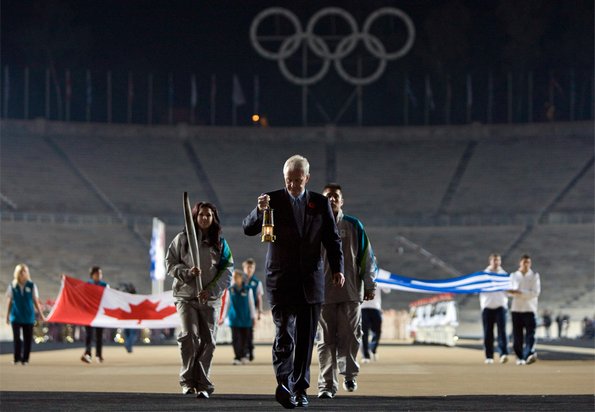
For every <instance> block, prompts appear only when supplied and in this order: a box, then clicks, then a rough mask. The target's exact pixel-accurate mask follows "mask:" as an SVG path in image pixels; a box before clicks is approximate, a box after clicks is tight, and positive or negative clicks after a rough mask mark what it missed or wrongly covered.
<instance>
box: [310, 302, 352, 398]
mask: <svg viewBox="0 0 595 412" xmlns="http://www.w3.org/2000/svg"><path fill="white" fill-rule="evenodd" d="M361 319H362V312H361V308H360V303H359V302H341V303H329V304H324V305H322V311H321V313H320V321H319V325H320V340H319V341H318V361H319V363H320V375H319V377H318V389H319V391H321V390H327V391H330V392H332V393H333V394H334V393H336V392H337V390H338V387H339V382H338V378H337V369H338V371H339V374H341V375H344V376H345V378H346V379H350V378H353V377H355V376H357V374H358V372H359V364H358V363H357V353H358V350H359V346H360V344H361V341H362V327H361V323H362V322H361Z"/></svg>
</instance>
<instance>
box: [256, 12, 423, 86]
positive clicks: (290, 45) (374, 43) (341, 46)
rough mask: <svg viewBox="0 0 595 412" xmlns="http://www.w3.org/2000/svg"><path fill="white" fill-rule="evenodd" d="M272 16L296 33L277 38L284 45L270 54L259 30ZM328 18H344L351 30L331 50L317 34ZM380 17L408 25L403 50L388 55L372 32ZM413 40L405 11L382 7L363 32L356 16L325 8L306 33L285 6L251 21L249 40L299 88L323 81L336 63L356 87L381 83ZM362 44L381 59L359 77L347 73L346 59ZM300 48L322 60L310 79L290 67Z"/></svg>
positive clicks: (336, 66)
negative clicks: (389, 63)
mask: <svg viewBox="0 0 595 412" xmlns="http://www.w3.org/2000/svg"><path fill="white" fill-rule="evenodd" d="M273 16H274V17H282V18H285V19H287V20H288V21H289V23H290V24H291V26H293V32H294V33H293V34H292V35H289V36H284V37H275V39H277V40H279V41H281V45H280V46H279V49H278V50H277V51H271V50H268V49H266V48H264V47H263V46H262V44H261V42H262V40H266V39H267V38H266V36H259V34H258V28H259V26H260V25H261V23H262V22H263V20H265V19H266V18H269V17H273ZM326 16H337V17H339V18H342V19H343V20H344V21H345V22H346V23H347V26H348V27H349V30H350V34H348V35H346V36H345V37H343V38H342V39H341V40H340V41H339V42H338V43H337V45H336V47H335V48H334V50H333V49H331V46H329V44H328V43H327V42H326V40H325V38H326V37H328V36H321V35H318V34H316V33H315V28H316V25H317V24H318V22H319V20H320V19H322V18H323V17H326ZM381 17H395V18H397V19H400V20H401V21H402V22H403V23H404V24H405V28H406V30H407V39H406V41H405V44H403V46H402V47H401V48H399V49H397V50H395V51H392V52H388V51H387V50H386V47H385V45H384V44H383V42H382V41H381V40H380V39H379V38H378V37H377V36H375V35H374V34H372V33H371V32H370V29H371V28H372V26H373V25H374V23H375V22H376V20H377V19H379V18H381ZM414 39H415V26H414V25H413V21H411V18H410V17H409V16H408V15H407V14H405V12H403V11H402V10H399V9H397V8H394V7H383V8H380V9H378V10H376V11H374V12H373V13H372V14H370V15H369V16H368V18H367V19H366V20H365V21H364V24H363V26H362V30H361V31H360V30H359V28H358V25H357V22H356V21H355V19H354V18H353V16H352V15H351V14H349V13H348V12H347V11H346V10H344V9H342V8H339V7H326V8H324V9H321V10H319V11H318V12H316V13H315V14H314V15H313V16H312V17H311V18H310V20H309V21H308V24H307V25H306V30H305V31H304V30H303V28H302V25H301V23H300V21H299V20H298V18H297V17H296V15H295V14H293V13H292V12H291V11H289V10H287V9H285V8H282V7H271V8H268V9H265V10H263V11H261V12H260V13H259V14H258V15H257V16H256V17H255V18H254V20H252V25H251V26H250V40H251V42H252V46H253V47H254V49H256V51H257V52H258V54H260V55H261V56H262V57H264V58H267V59H270V60H276V61H277V64H278V65H279V69H280V70H281V73H283V75H284V76H285V78H286V79H287V80H289V81H291V82H292V83H294V84H297V85H300V86H306V85H310V84H314V83H316V82H318V81H320V80H321V79H322V78H323V77H324V76H325V75H326V74H327V72H328V70H329V68H330V65H331V63H333V65H334V67H335V70H336V71H337V73H338V74H339V76H341V78H342V79H344V80H345V81H346V82H348V83H350V84H352V85H355V86H365V85H368V84H371V83H373V82H375V81H376V80H378V78H379V77H380V76H381V75H382V74H383V73H384V70H385V69H386V64H387V62H388V61H389V60H396V59H399V58H401V57H403V56H404V55H405V54H407V52H409V50H410V49H411V47H412V46H413V41H414ZM360 41H361V42H362V43H363V45H364V47H365V49H366V50H367V51H368V52H369V53H370V54H371V55H372V56H374V57H375V58H377V59H378V66H377V67H376V69H375V70H374V71H373V72H372V73H371V74H370V75H368V76H361V77H358V76H354V75H352V74H350V73H348V72H347V71H346V70H345V68H344V64H343V59H344V58H345V57H347V56H348V55H349V54H350V53H351V52H352V51H353V50H354V49H355V48H356V47H357V45H358V42H360ZM300 46H303V47H307V48H308V49H309V50H310V51H311V52H312V53H313V54H314V55H316V56H317V57H319V58H321V59H322V65H321V67H320V69H319V70H318V72H316V73H314V74H312V75H311V76H303V77H300V76H297V75H295V74H293V73H292V72H291V71H290V70H289V69H288V67H287V63H286V60H287V59H288V58H289V57H290V56H292V55H293V54H294V53H295V52H296V51H298V49H299V48H300Z"/></svg>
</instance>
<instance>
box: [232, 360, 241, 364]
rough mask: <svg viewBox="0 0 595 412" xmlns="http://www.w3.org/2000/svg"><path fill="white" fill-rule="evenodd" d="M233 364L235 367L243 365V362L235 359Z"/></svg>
mask: <svg viewBox="0 0 595 412" xmlns="http://www.w3.org/2000/svg"><path fill="white" fill-rule="evenodd" d="M232 364H233V365H241V364H242V361H241V360H239V359H234V360H233V362H232Z"/></svg>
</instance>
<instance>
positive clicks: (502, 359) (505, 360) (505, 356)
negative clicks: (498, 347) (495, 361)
mask: <svg viewBox="0 0 595 412" xmlns="http://www.w3.org/2000/svg"><path fill="white" fill-rule="evenodd" d="M506 362H508V355H500V363H506Z"/></svg>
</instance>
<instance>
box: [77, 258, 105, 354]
mask: <svg viewBox="0 0 595 412" xmlns="http://www.w3.org/2000/svg"><path fill="white" fill-rule="evenodd" d="M89 276H90V277H91V279H89V280H88V282H87V283H91V284H92V285H96V286H101V287H102V288H109V285H108V284H107V282H105V281H104V280H103V272H102V270H101V268H100V267H99V266H93V267H92V268H91V270H90V272H89ZM85 332H86V333H85V353H83V356H81V361H83V362H84V363H91V359H92V358H91V346H92V345H93V334H95V359H96V360H97V362H99V363H103V356H102V348H103V328H94V327H92V326H89V325H87V326H85Z"/></svg>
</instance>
